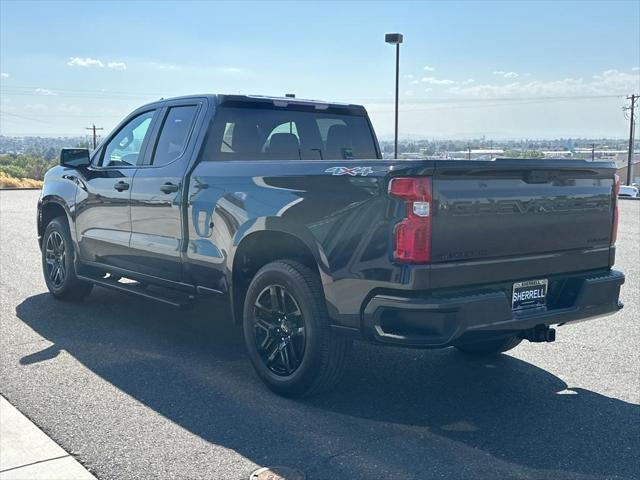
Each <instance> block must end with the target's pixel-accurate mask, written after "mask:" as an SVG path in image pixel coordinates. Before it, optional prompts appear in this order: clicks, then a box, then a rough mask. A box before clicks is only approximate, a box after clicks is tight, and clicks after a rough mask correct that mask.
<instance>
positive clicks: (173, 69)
mask: <svg viewBox="0 0 640 480" xmlns="http://www.w3.org/2000/svg"><path fill="white" fill-rule="evenodd" d="M0 22H1V23H0V27H1V28H0V72H1V75H2V77H1V78H0V81H1V87H2V91H1V101H2V103H1V111H2V116H1V123H0V130H1V132H2V133H3V134H30V133H40V134H52V133H57V134H82V133H84V132H83V128H84V127H85V126H86V125H89V124H91V123H93V122H95V123H96V124H97V125H99V126H104V127H105V128H106V129H107V130H108V129H110V128H112V127H113V126H114V125H115V124H116V123H117V122H118V121H119V120H120V119H121V118H122V117H123V116H124V115H126V114H127V113H128V112H129V111H130V110H132V109H133V108H135V107H136V106H138V105H140V104H142V103H145V102H147V101H149V100H153V99H156V98H159V97H161V96H164V97H167V96H172V95H182V94H189V93H205V92H212V93H216V92H221V93H248V94H266V95H283V94H284V93H287V92H294V93H296V95H297V96H298V97H304V98H319V99H325V100H339V101H350V102H354V103H363V104H364V105H365V106H366V107H367V108H368V110H369V111H370V114H371V116H372V118H373V121H374V125H375V127H376V129H377V130H378V132H379V134H380V136H381V137H382V138H385V137H387V136H388V135H390V134H391V133H392V131H393V114H392V111H393V92H394V90H393V89H394V84H393V81H394V71H393V67H394V49H393V48H392V47H391V46H389V45H386V44H385V43H384V34H385V33H387V32H394V31H399V32H402V33H403V34H404V36H405V43H404V44H403V45H402V48H401V77H402V78H401V101H402V102H401V107H402V111H401V122H400V131H401V135H402V136H420V137H427V138H434V137H435V138H463V137H475V136H480V135H486V136H488V137H493V138H507V137H508V138H514V137H515V138H521V137H553V138H555V137H562V136H595V135H597V136H609V137H624V136H625V135H626V130H625V128H626V125H627V123H626V121H625V119H624V116H623V114H622V112H621V110H620V107H621V106H622V105H623V104H624V95H627V94H630V93H633V91H634V90H635V91H636V92H638V91H639V90H640V71H638V66H639V65H640V2H638V1H623V2H613V1H608V2H594V1H592V2H543V1H539V2H506V1H503V2H479V1H478V2H455V3H454V2H407V3H404V2H394V3H387V2H353V3H346V2H335V3H333V2H317V3H314V2H290V3H287V2H284V3H281V2H260V3H253V2H234V3H221V2H216V3H213V2H211V3H209V2H137V3H135V2H55V1H51V2H45V3H38V2H9V1H3V2H2V3H1V4H0ZM567 97H570V98H567Z"/></svg>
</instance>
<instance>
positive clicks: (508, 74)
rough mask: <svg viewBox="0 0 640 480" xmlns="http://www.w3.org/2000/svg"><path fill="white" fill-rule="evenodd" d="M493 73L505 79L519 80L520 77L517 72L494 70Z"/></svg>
mask: <svg viewBox="0 0 640 480" xmlns="http://www.w3.org/2000/svg"><path fill="white" fill-rule="evenodd" d="M491 73H492V74H494V75H499V76H500V77H504V78H518V77H519V76H520V75H518V74H517V73H516V72H505V71H504V70H494V71H493V72H491Z"/></svg>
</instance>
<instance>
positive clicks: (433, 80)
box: [422, 77, 458, 85]
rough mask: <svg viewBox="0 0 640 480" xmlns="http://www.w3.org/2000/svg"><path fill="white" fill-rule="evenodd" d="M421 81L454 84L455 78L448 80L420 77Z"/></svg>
mask: <svg viewBox="0 0 640 480" xmlns="http://www.w3.org/2000/svg"><path fill="white" fill-rule="evenodd" d="M422 82H423V83H428V84H429V85H455V84H456V83H458V82H456V81H455V80H448V79H445V78H436V77H422Z"/></svg>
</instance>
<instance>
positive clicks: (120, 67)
mask: <svg viewBox="0 0 640 480" xmlns="http://www.w3.org/2000/svg"><path fill="white" fill-rule="evenodd" d="M107 67H109V68H111V69H113V70H126V69H127V64H126V63H124V62H109V63H107Z"/></svg>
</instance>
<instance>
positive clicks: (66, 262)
mask: <svg viewBox="0 0 640 480" xmlns="http://www.w3.org/2000/svg"><path fill="white" fill-rule="evenodd" d="M74 259H75V252H74V249H73V242H72V241H71V234H70V233H69V225H68V224H67V220H66V218H64V217H56V218H54V219H53V220H51V222H49V224H48V225H47V228H46V229H45V231H44V235H43V238H42V273H43V274H44V281H45V283H46V284H47V288H48V289H49V291H50V292H51V293H52V294H53V296H54V297H56V298H58V299H60V300H81V299H83V298H84V297H86V296H87V295H89V293H90V292H91V289H92V288H93V284H91V283H87V282H83V281H82V280H79V279H78V277H77V276H76V271H75V268H74V264H73V263H74Z"/></svg>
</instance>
